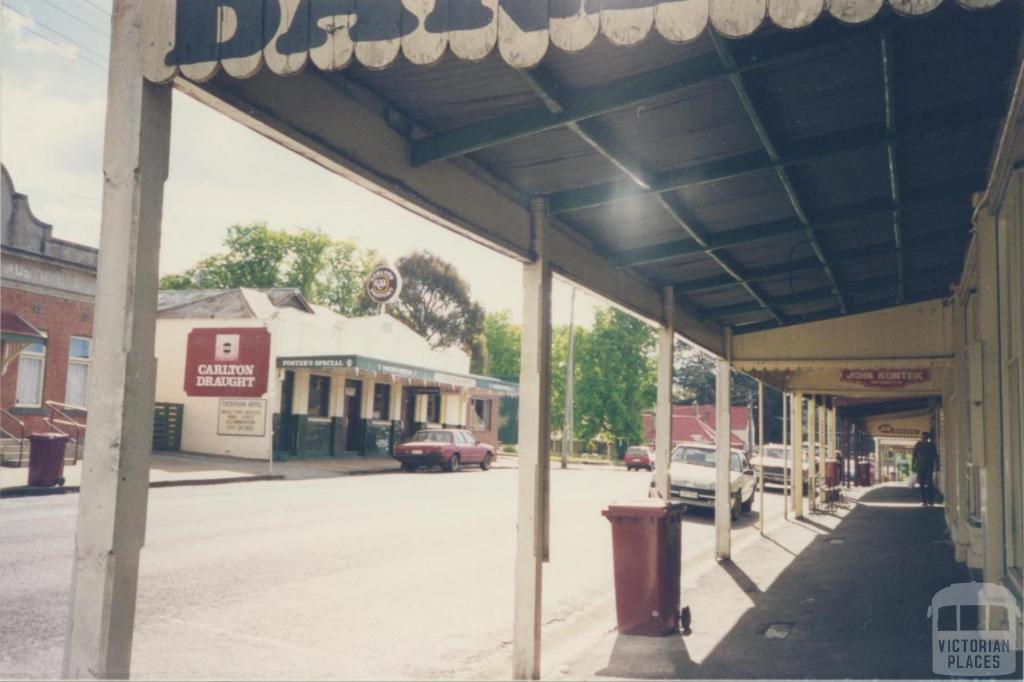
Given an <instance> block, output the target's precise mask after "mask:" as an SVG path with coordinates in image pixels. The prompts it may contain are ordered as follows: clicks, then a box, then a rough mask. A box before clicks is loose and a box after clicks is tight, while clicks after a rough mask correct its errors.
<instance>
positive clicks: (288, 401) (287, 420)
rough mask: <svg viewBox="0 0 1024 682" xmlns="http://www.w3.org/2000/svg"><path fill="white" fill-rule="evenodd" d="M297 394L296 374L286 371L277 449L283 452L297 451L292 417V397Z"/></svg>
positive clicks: (282, 385) (282, 390) (282, 389)
mask: <svg viewBox="0 0 1024 682" xmlns="http://www.w3.org/2000/svg"><path fill="white" fill-rule="evenodd" d="M294 394H295V372H293V371H292V370H290V369H289V370H286V371H285V373H284V379H283V380H282V381H281V413H280V414H281V416H280V419H279V422H278V432H277V447H276V448H275V449H276V450H279V451H281V452H289V453H291V452H294V451H295V447H294V446H295V419H294V418H293V416H292V397H293V396H294Z"/></svg>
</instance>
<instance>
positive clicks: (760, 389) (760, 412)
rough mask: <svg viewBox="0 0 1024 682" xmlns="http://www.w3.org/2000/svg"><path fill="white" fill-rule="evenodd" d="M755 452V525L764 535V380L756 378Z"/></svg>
mask: <svg viewBox="0 0 1024 682" xmlns="http://www.w3.org/2000/svg"><path fill="white" fill-rule="evenodd" d="M757 454H758V458H757V481H758V484H759V485H758V487H759V488H760V490H758V491H757V492H758V493H759V494H758V498H759V500H758V508H757V511H758V516H757V520H758V524H757V525H758V529H759V530H760V531H761V535H764V456H765V449H764V382H763V381H761V380H760V379H758V380H757ZM783 462H785V459H783ZM783 466H785V464H783Z"/></svg>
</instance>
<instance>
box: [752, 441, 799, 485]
mask: <svg viewBox="0 0 1024 682" xmlns="http://www.w3.org/2000/svg"><path fill="white" fill-rule="evenodd" d="M806 456H807V448H806V447H805V448H804V466H803V474H804V485H803V488H804V491H805V492H806V490H807V480H808V471H807V463H806V462H807V459H806ZM762 463H763V464H764V480H763V481H762V484H763V485H765V486H767V485H773V486H775V485H777V486H780V487H781V486H783V485H785V481H786V480H788V481H789V482H790V483H789V485H790V486H792V484H793V483H792V481H793V448H792V447H791V446H785V448H783V446H782V445H779V444H778V443H766V444H765V446H764V460H763V462H762V460H761V455H759V454H757V453H754V454H753V455H752V456H751V458H750V465H751V466H752V467H753V468H754V470H755V471H756V470H757V468H758V465H760V464H762Z"/></svg>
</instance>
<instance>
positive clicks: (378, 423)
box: [273, 355, 517, 460]
mask: <svg viewBox="0 0 1024 682" xmlns="http://www.w3.org/2000/svg"><path fill="white" fill-rule="evenodd" d="M277 375H278V381H279V386H280V390H279V396H280V403H279V405H278V409H277V410H276V411H275V413H274V415H273V449H274V458H275V459H277V460H282V459H288V458H319V457H343V456H389V455H390V454H391V453H392V452H393V449H394V446H395V445H396V444H397V443H400V442H401V441H402V440H403V439H404V438H407V437H408V436H410V435H411V434H412V433H414V432H415V431H416V430H418V429H421V428H441V427H458V428H466V429H470V430H471V431H472V432H473V433H474V434H475V435H476V436H477V438H478V439H480V440H483V441H486V442H491V443H495V444H496V443H497V431H498V428H499V426H500V421H501V414H500V409H499V405H500V400H499V399H500V398H502V397H508V396H513V395H515V394H516V391H517V386H516V384H514V383H510V382H506V381H500V380H497V379H492V378H488V377H481V376H476V375H472V374H458V373H451V372H444V371H441V370H435V369H431V368H427V367H417V366H413V365H407V364H403V363H397V362H391V361H387V360H381V359H378V358H373V357H367V356H364V355H317V356H306V357H278V358H277Z"/></svg>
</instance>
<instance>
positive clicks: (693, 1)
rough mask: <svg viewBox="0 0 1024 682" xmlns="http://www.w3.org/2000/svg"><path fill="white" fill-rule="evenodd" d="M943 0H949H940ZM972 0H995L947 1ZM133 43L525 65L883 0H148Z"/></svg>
mask: <svg viewBox="0 0 1024 682" xmlns="http://www.w3.org/2000/svg"><path fill="white" fill-rule="evenodd" d="M945 1H946V2H950V3H951V2H952V0H945ZM956 1H957V3H958V4H960V5H963V6H965V7H968V8H971V9H983V8H988V7H991V6H993V5H996V4H998V3H999V2H1000V0H956ZM145 4H146V14H145V16H144V22H143V29H144V31H145V34H146V35H144V36H143V44H144V45H145V46H146V53H145V59H144V66H145V76H146V78H147V79H149V80H151V81H153V82H157V83H165V82H168V81H170V80H171V79H173V78H174V77H175V76H176V75H178V74H181V75H182V76H184V77H185V78H188V79H190V80H193V81H205V80H209V79H210V78H212V77H213V76H215V75H216V74H217V73H218V72H219V71H221V70H223V71H224V72H225V73H227V75H229V76H231V77H234V78H249V77H251V76H254V75H256V74H257V73H258V72H259V71H260V70H261V69H262V68H263V66H264V65H266V66H267V68H269V69H270V70H271V71H272V72H273V73H275V74H278V75H291V74H295V73H298V72H299V71H301V70H303V69H304V68H306V67H307V66H308V65H309V64H310V63H311V64H312V65H314V66H316V67H317V68H319V69H322V70H324V71H336V70H339V69H344V68H345V67H346V66H348V65H349V64H350V63H351V62H352V61H353V60H356V61H358V62H360V63H362V64H363V65H364V66H367V67H369V68H371V69H380V68H384V67H386V66H388V65H390V64H392V63H393V62H395V61H396V60H397V59H398V58H399V55H401V56H402V57H403V58H404V59H405V60H407V61H409V62H411V63H412V64H419V65H430V64H436V63H437V62H439V61H440V60H441V59H442V58H443V57H444V56H445V54H446V53H447V52H451V53H452V54H453V55H454V56H455V57H457V58H459V59H465V60H480V59H484V58H486V57H487V56H488V55H490V54H491V52H493V51H494V50H497V51H498V53H499V54H500V56H501V58H502V59H503V60H504V61H505V62H507V63H508V64H509V65H511V66H513V67H516V68H530V67H532V66H535V65H536V64H537V63H538V62H540V61H541V60H542V59H543V58H544V56H545V55H546V54H547V53H548V51H549V46H554V47H555V48H558V49H560V50H563V51H565V52H578V51H580V50H583V49H584V48H586V47H588V46H589V45H590V44H591V43H593V42H594V40H595V39H596V38H597V35H598V34H603V35H604V37H605V38H606V39H607V40H608V42H610V43H611V44H613V45H618V46H629V45H636V44H638V43H640V42H642V41H643V40H645V39H646V38H647V37H648V35H649V34H651V33H657V34H659V35H660V36H661V37H662V38H664V39H665V40H667V41H669V42H673V43H683V42H689V41H691V40H694V39H696V38H697V37H699V36H700V35H701V34H702V33H703V32H704V31H705V30H706V29H707V28H708V26H709V25H710V26H712V27H714V30H715V31H717V32H718V33H720V34H722V35H725V36H729V37H731V38H740V37H743V36H748V35H750V34H752V33H753V32H754V31H756V30H757V29H758V28H759V27H761V26H762V25H766V24H769V23H770V24H774V25H775V26H778V27H780V28H783V29H798V28H803V27H806V26H809V25H810V24H812V23H813V22H814V21H815V20H817V19H818V17H819V16H820V15H822V14H825V13H828V14H831V15H832V17H833V18H835V19H837V20H839V21H841V22H843V23H845V24H859V23H864V22H867V21H871V20H872V19H874V18H875V17H876V16H877V15H878V13H879V12H880V11H881V10H882V6H883V4H884V3H883V1H882V0H831V1H830V2H822V0H739V1H737V0H602V2H597V1H596V0H559V1H558V2H548V1H547V0H541V1H538V0H458V1H457V2H456V1H455V0H444V1H442V0H436V1H434V2H424V1H422V0H373V2H357V0H147V1H146V3H145ZM889 4H890V5H891V6H892V9H893V10H894V11H895V12H896V13H898V14H906V15H915V14H927V13H928V12H931V11H933V10H935V9H936V8H937V7H939V6H940V5H941V4H943V0H889Z"/></svg>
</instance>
